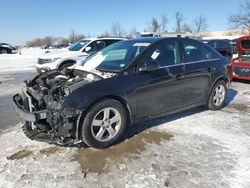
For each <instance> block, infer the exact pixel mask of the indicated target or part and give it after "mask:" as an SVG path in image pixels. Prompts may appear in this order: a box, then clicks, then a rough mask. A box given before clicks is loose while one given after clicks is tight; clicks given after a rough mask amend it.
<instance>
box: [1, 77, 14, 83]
mask: <svg viewBox="0 0 250 188" xmlns="http://www.w3.org/2000/svg"><path fill="white" fill-rule="evenodd" d="M10 80H14V78H13V77H11V76H10V75H0V82H5V81H10Z"/></svg>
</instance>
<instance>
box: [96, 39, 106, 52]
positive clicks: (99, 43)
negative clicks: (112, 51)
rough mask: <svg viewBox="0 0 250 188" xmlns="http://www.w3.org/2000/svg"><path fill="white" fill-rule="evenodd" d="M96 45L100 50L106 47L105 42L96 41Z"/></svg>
mask: <svg viewBox="0 0 250 188" xmlns="http://www.w3.org/2000/svg"><path fill="white" fill-rule="evenodd" d="M96 45H97V48H98V50H101V49H103V48H105V47H106V44H105V41H103V40H98V41H96Z"/></svg>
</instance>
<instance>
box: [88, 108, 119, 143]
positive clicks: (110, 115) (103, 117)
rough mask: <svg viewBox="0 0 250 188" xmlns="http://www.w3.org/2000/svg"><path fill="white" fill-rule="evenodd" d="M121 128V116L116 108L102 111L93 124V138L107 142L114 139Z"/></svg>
mask: <svg viewBox="0 0 250 188" xmlns="http://www.w3.org/2000/svg"><path fill="white" fill-rule="evenodd" d="M120 128H121V115H120V113H119V111H118V110H116V109H115V108H111V107H108V108H104V109H102V110H100V111H99V112H98V113H97V114H96V115H95V117H94V118H93V121H92V123H91V133H92V136H93V137H94V138H95V139H96V140H98V141H100V142H107V141H110V140H111V139H113V138H114V137H115V136H116V135H117V133H118V132H119V130H120Z"/></svg>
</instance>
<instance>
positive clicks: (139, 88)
mask: <svg viewBox="0 0 250 188" xmlns="http://www.w3.org/2000/svg"><path fill="white" fill-rule="evenodd" d="M149 59H150V61H152V60H153V61H155V62H157V63H158V64H159V65H160V68H159V69H158V70H154V71H150V72H138V73H137V74H136V75H135V77H136V80H137V83H138V84H137V85H136V88H135V90H136V93H137V102H136V118H137V119H140V118H145V117H151V116H155V115H160V114H163V113H165V112H168V111H171V110H176V109H178V108H181V107H182V97H183V95H182V93H183V92H185V91H184V89H183V88H184V81H183V80H182V79H180V77H179V76H180V75H181V74H182V73H183V72H184V64H180V51H179V45H178V42H177V40H176V39H166V40H164V41H163V42H161V43H160V44H159V45H157V46H156V47H154V48H153V49H152V50H150V51H149V52H148V53H147V55H146V56H145V58H143V60H142V63H145V61H148V60H149ZM139 66H140V65H139Z"/></svg>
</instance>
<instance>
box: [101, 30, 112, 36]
mask: <svg viewBox="0 0 250 188" xmlns="http://www.w3.org/2000/svg"><path fill="white" fill-rule="evenodd" d="M108 36H110V33H109V32H108V31H104V32H102V33H101V34H100V37H108Z"/></svg>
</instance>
